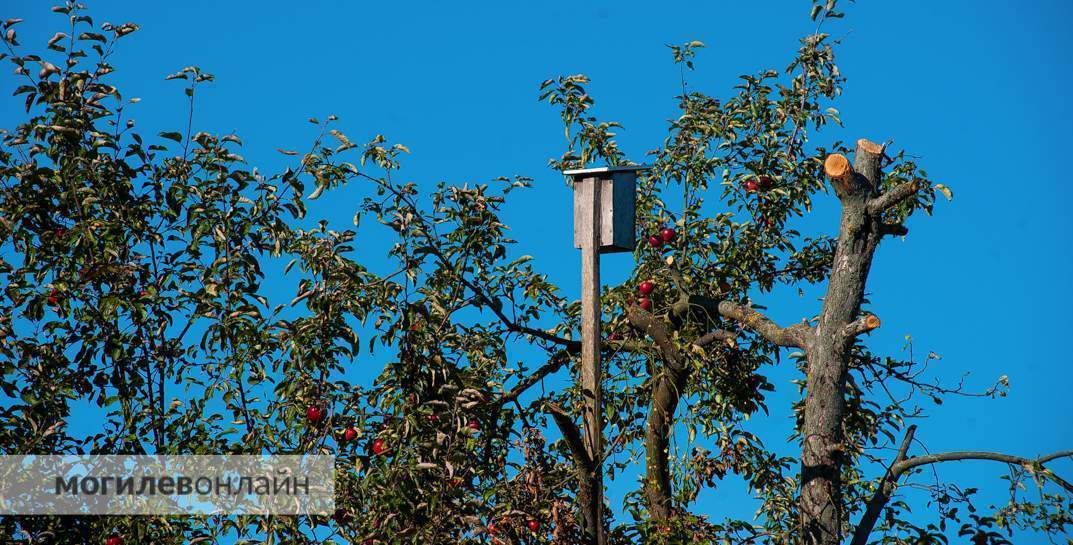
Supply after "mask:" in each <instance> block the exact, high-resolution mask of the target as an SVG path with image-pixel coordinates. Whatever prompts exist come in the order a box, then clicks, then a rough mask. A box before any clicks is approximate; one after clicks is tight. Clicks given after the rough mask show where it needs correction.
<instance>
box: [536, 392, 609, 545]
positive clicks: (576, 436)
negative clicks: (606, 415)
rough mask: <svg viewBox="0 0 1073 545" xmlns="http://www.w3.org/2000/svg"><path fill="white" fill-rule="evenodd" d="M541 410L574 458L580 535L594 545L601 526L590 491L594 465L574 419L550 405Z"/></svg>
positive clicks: (560, 408) (601, 518) (598, 509)
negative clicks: (561, 436) (579, 512)
mask: <svg viewBox="0 0 1073 545" xmlns="http://www.w3.org/2000/svg"><path fill="white" fill-rule="evenodd" d="M545 410H546V411H547V412H548V414H550V415H551V417H552V419H553V420H554V421H555V425H556V426H558V428H559V432H560V433H562V434H563V440H564V441H566V445H567V446H568V447H569V448H570V454H571V456H573V458H574V472H575V475H576V478H577V504H578V506H580V511H581V531H582V533H583V534H584V536H585V538H586V540H587V541H589V542H590V543H595V542H596V541H598V539H599V535H600V532H599V531H598V530H597V528H599V527H600V526H601V525H602V524H603V513H602V509H601V505H600V504H599V503H597V502H596V501H595V499H596V496H595V491H594V490H593V483H595V482H596V478H595V474H596V465H595V464H593V461H592V458H590V457H589V450H588V447H587V445H586V444H585V440H584V439H583V438H582V435H581V430H580V429H579V428H578V426H577V424H575V423H574V419H573V418H572V417H571V416H570V415H569V414H567V413H566V411H565V410H563V408H562V407H559V406H558V405H555V404H553V403H548V404H546V405H545Z"/></svg>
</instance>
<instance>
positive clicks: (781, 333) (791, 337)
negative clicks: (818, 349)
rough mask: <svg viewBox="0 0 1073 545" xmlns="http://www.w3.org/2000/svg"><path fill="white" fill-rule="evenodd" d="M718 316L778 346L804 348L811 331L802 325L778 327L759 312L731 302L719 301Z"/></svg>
mask: <svg viewBox="0 0 1073 545" xmlns="http://www.w3.org/2000/svg"><path fill="white" fill-rule="evenodd" d="M719 314H721V315H723V316H724V317H727V318H730V319H732V320H735V321H737V322H739V323H740V324H742V325H743V326H745V327H747V328H748V329H750V330H752V331H755V332H756V333H758V334H759V335H760V336H762V337H764V338H765V339H767V340H768V341H769V342H772V343H775V344H777V345H779V346H794V347H798V348H805V347H806V345H807V344H808V335H809V332H811V331H812V328H811V327H809V326H807V325H805V324H804V323H801V324H797V325H793V326H789V327H780V326H779V325H778V324H776V323H775V322H773V321H771V319H769V318H768V317H767V316H764V315H763V314H761V313H760V312H757V311H756V310H754V309H751V308H748V307H746V306H744V305H740V304H738V303H735V302H733V301H720V302H719Z"/></svg>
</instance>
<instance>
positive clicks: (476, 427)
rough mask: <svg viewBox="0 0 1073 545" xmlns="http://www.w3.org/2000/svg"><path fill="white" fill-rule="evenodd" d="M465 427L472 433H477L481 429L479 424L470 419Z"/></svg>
mask: <svg viewBox="0 0 1073 545" xmlns="http://www.w3.org/2000/svg"><path fill="white" fill-rule="evenodd" d="M466 426H467V427H468V428H469V429H471V430H473V431H478V430H480V429H481V423H480V422H477V421H476V420H472V419H471V420H470V421H469V422H468V423H467V424H466Z"/></svg>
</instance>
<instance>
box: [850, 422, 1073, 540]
mask: <svg viewBox="0 0 1073 545" xmlns="http://www.w3.org/2000/svg"><path fill="white" fill-rule="evenodd" d="M915 431H916V426H910V427H909V429H908V430H906V434H905V438H904V439H903V440H902V445H901V448H899V449H898V455H897V456H896V457H895V458H894V461H893V462H892V463H891V465H890V467H889V468H888V469H887V472H886V474H885V475H883V478H882V479H881V480H880V482H879V486H878V487H877V488H876V491H875V494H873V495H872V498H871V499H870V500H869V501H868V506H867V508H866V509H865V513H864V516H862V517H861V521H860V522H859V523H858V524H857V528H856V529H855V530H854V532H853V541H852V542H851V543H850V545H866V544H867V543H868V537H869V536H870V535H871V533H872V531H873V530H874V529H875V524H876V522H877V521H878V520H879V516H880V515H881V514H882V512H883V509H884V508H885V507H886V505H887V503H888V502H889V501H890V499H891V496H892V495H893V493H894V491H895V490H896V489H897V487H898V479H899V478H901V476H902V475H904V474H905V473H906V472H908V471H910V470H912V469H914V468H917V467H921V466H925V465H930V464H938V463H942V462H959V461H967V460H988V461H993V462H1001V463H1005V464H1010V465H1017V466H1021V467H1025V468H1029V469H1031V470H1033V471H1046V472H1047V478H1048V479H1050V480H1052V481H1054V482H1055V483H1056V484H1058V486H1061V487H1062V488H1063V489H1065V491H1066V492H1068V493H1070V494H1073V484H1071V483H1069V481H1066V480H1065V479H1062V478H1061V477H1059V476H1057V475H1055V474H1054V473H1053V472H1051V471H1050V470H1048V469H1047V468H1045V467H1043V464H1045V463H1047V462H1051V461H1053V460H1056V459H1058V458H1073V450H1066V451H1060V452H1055V453H1052V454H1048V455H1046V456H1041V457H1039V458H1035V459H1031V458H1023V457H1021V456H1013V455H1009V454H1003V453H1000V452H986V451H961V452H944V453H938V454H927V455H924V456H914V457H912V458H907V457H906V452H907V451H908V449H909V444H910V443H911V442H912V440H913V434H914V433H915Z"/></svg>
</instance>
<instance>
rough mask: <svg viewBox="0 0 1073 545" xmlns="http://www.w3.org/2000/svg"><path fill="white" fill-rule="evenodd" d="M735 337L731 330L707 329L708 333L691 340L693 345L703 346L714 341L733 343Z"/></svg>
mask: <svg viewBox="0 0 1073 545" xmlns="http://www.w3.org/2000/svg"><path fill="white" fill-rule="evenodd" d="M735 337H737V335H734V333H733V332H732V331H726V330H723V329H716V330H715V331H709V332H708V333H705V334H704V335H701V336H700V337H697V340H695V341H693V346H696V347H699V348H703V347H705V346H708V345H709V344H712V343H714V342H722V343H727V344H730V345H733V343H734V339H735Z"/></svg>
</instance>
